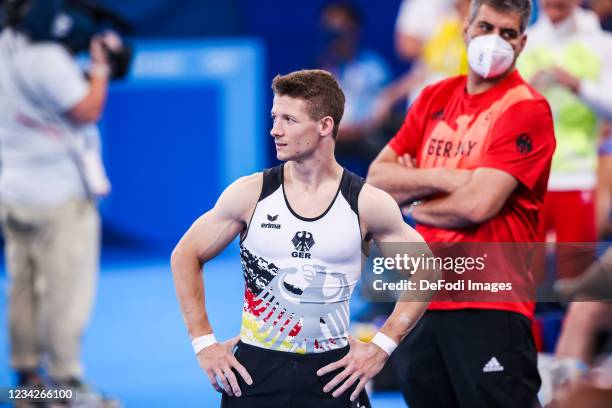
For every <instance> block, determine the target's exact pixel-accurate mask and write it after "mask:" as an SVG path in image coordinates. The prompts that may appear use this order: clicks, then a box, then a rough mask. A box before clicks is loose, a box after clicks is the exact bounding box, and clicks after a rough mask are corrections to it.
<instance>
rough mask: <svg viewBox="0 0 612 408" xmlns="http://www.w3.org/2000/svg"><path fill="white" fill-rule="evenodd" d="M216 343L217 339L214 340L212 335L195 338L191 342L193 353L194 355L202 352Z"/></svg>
mask: <svg viewBox="0 0 612 408" xmlns="http://www.w3.org/2000/svg"><path fill="white" fill-rule="evenodd" d="M216 343H217V339H215V335H214V334H207V335H206V336H200V337H196V338H195V339H193V340H191V345H192V346H193V351H194V352H195V353H196V354H198V353H199V352H200V351H202V350H204V349H205V348H206V347H210V346H212V345H213V344H216Z"/></svg>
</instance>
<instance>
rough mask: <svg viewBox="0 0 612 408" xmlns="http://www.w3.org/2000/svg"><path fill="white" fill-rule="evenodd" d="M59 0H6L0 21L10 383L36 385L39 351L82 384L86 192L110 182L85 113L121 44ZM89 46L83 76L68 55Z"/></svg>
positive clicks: (93, 213)
mask: <svg viewBox="0 0 612 408" xmlns="http://www.w3.org/2000/svg"><path fill="white" fill-rule="evenodd" d="M58 4H59V3H57V2H53V3H52V2H46V1H45V2H43V1H35V0H16V1H12V2H9V3H8V4H7V5H6V19H7V21H6V23H7V28H5V29H4V30H3V31H2V33H1V36H0V89H2V92H0V106H1V107H2V108H1V109H0V142H1V145H2V149H1V151H0V160H1V163H2V171H1V172H0V194H1V196H2V205H1V218H2V227H3V233H4V238H5V241H6V245H5V253H6V263H7V269H8V272H9V274H10V278H11V280H10V294H9V328H10V343H11V365H12V367H13V369H14V370H16V372H17V377H18V384H19V386H23V387H26V386H29V387H42V386H43V378H42V377H41V376H40V371H39V369H40V368H41V366H42V364H43V363H44V362H48V364H47V366H46V368H47V374H48V375H49V377H50V380H51V385H53V386H63V387H75V388H77V389H80V390H84V389H85V387H84V385H83V376H84V374H83V368H82V364H81V357H80V352H81V337H82V334H83V330H84V328H85V325H86V324H87V321H88V319H89V315H90V312H91V309H92V304H93V300H94V292H95V282H96V274H97V268H98V257H99V229H100V220H99V215H98V211H97V208H96V204H95V202H94V201H93V200H92V198H93V195H94V194H103V193H107V192H108V189H109V188H110V185H109V184H108V180H107V179H106V176H105V173H104V169H103V166H102V163H101V160H100V154H99V134H98V130H97V128H96V127H95V125H94V123H95V122H96V121H97V120H98V118H99V117H100V115H101V113H102V110H103V107H104V103H105V100H106V95H107V88H108V81H109V76H110V75H111V74H112V69H111V65H110V62H109V58H110V57H109V55H110V52H111V51H110V50H118V49H119V48H121V47H122V45H121V40H120V39H119V37H118V36H117V35H115V34H112V33H110V32H109V33H106V34H104V35H103V36H100V37H96V38H94V39H92V36H93V32H91V35H88V33H90V31H89V29H92V28H93V24H94V22H93V21H94V20H93V19H87V17H86V16H85V15H84V14H83V12H82V11H79V13H81V14H79V17H78V18H79V19H77V17H76V14H70V11H69V10H68V9H66V10H64V9H60V8H59V6H58ZM75 13H76V12H75ZM58 27H59V28H58ZM81 46H82V47H83V49H82V48H80V47H81ZM87 48H89V49H90V54H91V61H92V65H91V69H90V70H89V79H87V78H86V76H85V75H84V74H83V73H82V72H81V70H80V68H79V66H78V65H77V63H76V62H75V60H74V59H73V55H71V52H74V53H76V52H78V51H83V50H86V49H87ZM107 50H109V51H107ZM89 395H90V396H91V395H93V394H89Z"/></svg>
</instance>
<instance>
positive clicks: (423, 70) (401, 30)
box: [395, 0, 470, 101]
mask: <svg viewBox="0 0 612 408" xmlns="http://www.w3.org/2000/svg"><path fill="white" fill-rule="evenodd" d="M469 6H470V1H469V0H438V1H431V0H404V1H403V2H402V4H401V6H400V11H399V15H398V17H397V22H396V29H395V30H396V34H395V43H396V50H397V53H398V55H399V56H400V58H403V59H406V60H411V61H412V62H413V67H412V70H411V72H410V73H409V75H407V76H405V77H404V78H403V79H402V85H401V87H400V89H402V92H403V94H404V95H406V94H410V100H411V101H414V99H416V97H417V96H418V94H419V93H420V92H421V90H422V89H423V88H424V87H425V86H427V85H430V84H433V83H435V82H438V81H439V80H441V79H444V78H448V77H451V76H456V75H463V74H466V73H467V71H468V62H467V54H466V50H465V43H464V40H463V24H464V20H465V18H466V16H467V14H468V11H469Z"/></svg>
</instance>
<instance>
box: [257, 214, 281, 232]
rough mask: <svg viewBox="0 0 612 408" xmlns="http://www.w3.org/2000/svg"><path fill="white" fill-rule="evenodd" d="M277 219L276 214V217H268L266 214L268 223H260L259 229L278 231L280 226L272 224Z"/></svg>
mask: <svg viewBox="0 0 612 408" xmlns="http://www.w3.org/2000/svg"><path fill="white" fill-rule="evenodd" d="M277 219H278V214H277V215H270V214H268V221H269V222H262V223H261V228H272V229H280V227H281V225H280V224H274V221H276V220H277Z"/></svg>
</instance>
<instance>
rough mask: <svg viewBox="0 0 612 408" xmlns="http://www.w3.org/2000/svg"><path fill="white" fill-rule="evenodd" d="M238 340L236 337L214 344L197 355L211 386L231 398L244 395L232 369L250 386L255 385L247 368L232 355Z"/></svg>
mask: <svg viewBox="0 0 612 408" xmlns="http://www.w3.org/2000/svg"><path fill="white" fill-rule="evenodd" d="M238 340H239V337H234V338H233V339H230V340H227V341H225V342H223V343H216V344H213V345H211V346H209V347H206V348H205V349H203V350H202V351H200V352H199V353H198V355H197V357H198V363H199V364H200V367H202V370H204V372H205V373H206V375H207V376H208V379H209V380H210V384H211V385H212V386H213V387H214V389H215V390H217V391H218V392H225V393H226V394H227V395H229V396H230V397H233V396H236V397H239V396H240V395H242V392H241V391H240V387H239V386H238V380H237V379H236V375H235V374H234V372H233V371H232V368H233V369H235V370H236V371H237V372H238V374H240V376H242V378H243V379H244V381H245V382H246V383H247V384H248V385H251V384H253V380H252V379H251V376H250V375H249V373H248V371H247V370H246V368H244V366H243V365H242V364H240V363H239V362H238V360H237V359H236V357H234V354H233V353H232V349H233V348H234V347H235V346H236V344H237V343H238ZM217 380H219V382H221V385H222V386H223V387H221V386H220V385H219V383H218V381H217Z"/></svg>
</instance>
